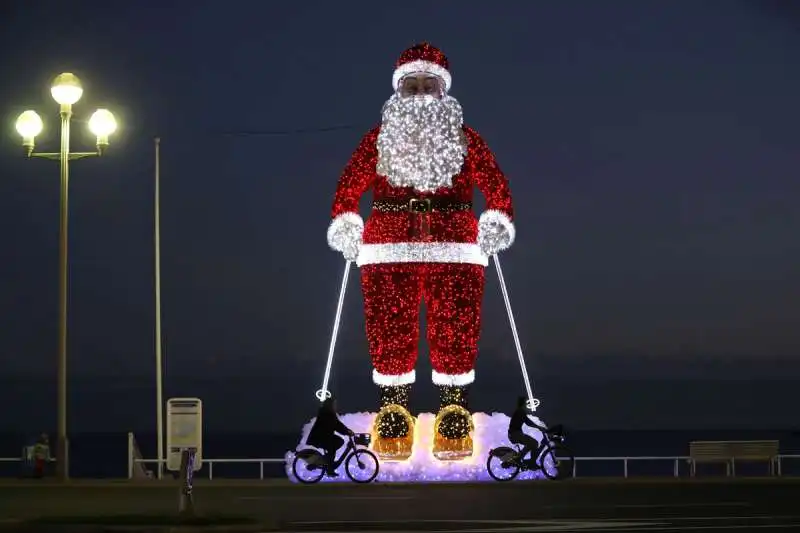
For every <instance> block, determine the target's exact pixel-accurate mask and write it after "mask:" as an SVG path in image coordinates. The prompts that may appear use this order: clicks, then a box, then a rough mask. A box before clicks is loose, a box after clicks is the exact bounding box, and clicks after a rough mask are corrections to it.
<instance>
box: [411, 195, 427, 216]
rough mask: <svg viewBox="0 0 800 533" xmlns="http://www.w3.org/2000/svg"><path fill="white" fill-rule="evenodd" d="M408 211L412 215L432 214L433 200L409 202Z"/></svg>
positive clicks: (416, 199)
mask: <svg viewBox="0 0 800 533" xmlns="http://www.w3.org/2000/svg"><path fill="white" fill-rule="evenodd" d="M408 211H409V212H411V213H418V214H424V213H430V212H431V199H430V198H412V199H411V200H409V201H408Z"/></svg>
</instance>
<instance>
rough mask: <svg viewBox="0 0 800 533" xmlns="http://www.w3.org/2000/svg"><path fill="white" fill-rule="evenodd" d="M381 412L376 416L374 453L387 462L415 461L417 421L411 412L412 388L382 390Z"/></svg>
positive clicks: (387, 388)
mask: <svg viewBox="0 0 800 533" xmlns="http://www.w3.org/2000/svg"><path fill="white" fill-rule="evenodd" d="M379 388H380V402H381V408H380V410H379V411H378V414H377V415H376V416H375V425H374V428H373V432H374V433H375V435H376V439H375V443H374V444H373V447H372V449H373V451H375V453H377V454H378V457H380V458H381V459H382V460H385V461H403V460H405V459H408V458H409V457H411V453H412V451H413V446H414V419H413V417H412V416H411V414H410V413H409V411H408V395H409V392H410V391H411V385H394V386H380V387H379Z"/></svg>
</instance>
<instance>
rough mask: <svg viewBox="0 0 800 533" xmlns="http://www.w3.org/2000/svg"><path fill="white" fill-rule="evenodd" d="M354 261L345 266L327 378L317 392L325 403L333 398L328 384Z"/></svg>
mask: <svg viewBox="0 0 800 533" xmlns="http://www.w3.org/2000/svg"><path fill="white" fill-rule="evenodd" d="M352 264H353V262H352V261H347V262H346V263H345V265H344V274H343V275H342V286H341V288H340V289H339V302H338V303H337V304H336V318H334V319H333V331H332V332H331V344H330V346H329V347H328V361H327V362H326V363H325V376H324V377H323V378H322V388H321V389H319V390H318V391H317V392H316V396H317V399H318V400H319V401H321V402H324V401H325V400H326V399H327V398H330V397H331V391H329V390H328V382H329V381H330V378H331V367H332V365H333V352H334V349H335V348H336V337H337V336H338V335H339V324H340V322H341V320H342V307H343V306H344V294H345V291H347V278H349V277H350V266H351V265H352Z"/></svg>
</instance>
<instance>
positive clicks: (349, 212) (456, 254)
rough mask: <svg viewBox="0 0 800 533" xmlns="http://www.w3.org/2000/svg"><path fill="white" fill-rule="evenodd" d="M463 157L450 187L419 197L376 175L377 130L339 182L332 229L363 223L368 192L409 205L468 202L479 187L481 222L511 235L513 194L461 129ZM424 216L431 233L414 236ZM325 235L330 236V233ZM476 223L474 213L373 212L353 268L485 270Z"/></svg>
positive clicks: (481, 146) (473, 136) (475, 137)
mask: <svg viewBox="0 0 800 533" xmlns="http://www.w3.org/2000/svg"><path fill="white" fill-rule="evenodd" d="M463 128H464V134H465V135H466V138H467V155H466V157H465V159H464V164H463V166H462V168H461V172H460V173H459V174H458V175H457V176H454V177H453V181H452V186H451V187H443V188H440V189H438V190H436V191H434V192H429V193H419V192H416V191H414V189H413V188H411V187H402V188H401V187H394V186H392V185H391V184H390V183H389V182H388V181H387V179H386V177H384V176H379V175H378V174H377V172H376V170H375V168H376V165H377V161H378V149H377V139H378V133H379V132H380V126H378V127H376V128H374V129H372V130H371V131H369V133H367V134H366V135H365V136H364V138H363V139H362V140H361V143H360V144H359V146H358V148H357V149H356V151H355V152H354V153H353V155H352V157H351V158H350V161H349V163H348V164H347V166H346V167H345V169H344V171H343V172H342V175H341V177H340V178H339V184H338V186H337V188H336V196H335V199H334V201H333V210H332V213H331V217H332V221H331V229H335V228H336V226H337V225H339V224H346V223H348V222H349V223H353V222H356V223H358V222H360V223H362V224H363V222H361V217H360V215H359V214H358V208H359V202H360V200H361V197H362V196H363V195H364V193H365V192H366V191H367V190H368V189H370V188H372V191H373V200H385V199H389V200H407V199H410V198H419V199H425V198H434V199H447V200H452V201H455V202H471V201H472V195H473V189H474V188H475V187H477V188H478V189H479V190H480V191H481V193H482V194H483V195H484V197H485V198H486V211H485V212H484V213H483V214H482V215H481V220H484V219H490V220H492V221H495V222H499V223H500V224H502V225H503V226H505V227H506V228H507V229H508V230H509V231H510V232H511V234H512V238H513V234H514V224H513V222H512V221H513V216H514V212H513V207H512V202H511V191H510V189H509V186H508V181H507V180H506V177H505V175H504V174H503V172H502V171H501V170H500V167H498V165H497V163H496V161H495V158H494V155H493V154H492V152H491V150H489V147H488V146H487V145H486V143H485V142H484V140H483V139H482V138H481V136H480V135H479V134H478V133H477V132H476V131H475V130H473V129H472V128H469V127H467V126H464V127H463ZM420 216H425V217H427V221H426V222H427V224H428V227H429V231H426V232H419V231H414V228H412V224H418V223H419V221H415V220H414V219H415V218H417V217H420ZM329 235H331V231H330V230H329ZM477 238H478V219H477V218H476V217H475V214H474V212H473V211H472V209H467V210H463V211H451V212H436V211H434V212H432V213H430V214H428V215H416V214H410V213H408V212H403V211H399V212H397V211H395V212H383V211H379V210H377V209H373V210H372V211H371V214H370V216H369V217H368V218H367V221H366V224H365V225H364V232H363V244H362V246H361V249H360V252H359V255H358V260H357V264H358V266H361V265H368V264H376V263H408V262H411V263H472V264H480V265H484V266H486V265H487V264H488V257H487V256H486V255H484V254H483V252H481V250H480V248H479V247H478V244H477Z"/></svg>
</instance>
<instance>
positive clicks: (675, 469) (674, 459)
mask: <svg viewBox="0 0 800 533" xmlns="http://www.w3.org/2000/svg"><path fill="white" fill-rule="evenodd" d="M785 459H800V454H781V455H778V456H777V457H776V469H775V474H776V475H777V476H782V475H783V471H782V468H781V463H782V461H783V460H785ZM690 460H691V458H690V457H689V456H688V455H687V456H641V457H624V456H620V457H612V456H609V457H576V458H575V462H574V463H573V465H572V476H573V477H578V464H579V463H596V462H617V463H622V477H623V478H625V479H627V478H629V477H631V476H630V470H629V465H630V464H631V463H637V462H671V463H672V477H676V478H677V477H681V468H680V465H681V463H684V464H688V463H689V462H690ZM284 462H285V459H284V458H282V457H281V458H269V459H267V458H256V459H203V464H204V465H205V464H206V463H208V479H214V465H215V464H217V465H221V464H258V466H259V479H262V480H263V479H264V465H265V464H270V463H280V464H283V463H284ZM135 464H158V459H132V460H131V465H135ZM131 476H132V467H131Z"/></svg>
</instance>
